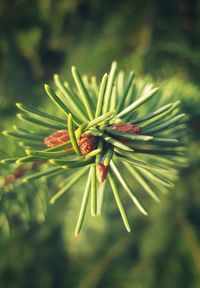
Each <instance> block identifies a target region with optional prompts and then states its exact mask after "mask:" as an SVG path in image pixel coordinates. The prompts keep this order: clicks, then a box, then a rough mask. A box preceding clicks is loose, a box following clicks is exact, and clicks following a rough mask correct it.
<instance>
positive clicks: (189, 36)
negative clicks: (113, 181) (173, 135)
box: [0, 0, 200, 288]
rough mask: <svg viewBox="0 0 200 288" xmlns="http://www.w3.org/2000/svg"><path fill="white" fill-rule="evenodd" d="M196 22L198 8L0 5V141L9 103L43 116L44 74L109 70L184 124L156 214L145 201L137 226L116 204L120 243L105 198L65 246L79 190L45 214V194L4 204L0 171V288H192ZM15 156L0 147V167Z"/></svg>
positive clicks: (199, 45)
mask: <svg viewBox="0 0 200 288" xmlns="http://www.w3.org/2000/svg"><path fill="white" fill-rule="evenodd" d="M199 16H200V1H199V0H168V1H159V0H157V1H156V0H146V1H145V0H123V1H119V0H115V1H112V0H95V1H92V0H56V1H55V0H29V1H27V0H13V1H8V0H0V130H1V131H2V130H4V129H7V128H10V127H12V125H13V124H14V123H15V122H16V120H15V113H16V108H15V105H14V104H15V102H24V103H26V104H31V105H34V106H35V107H42V106H43V107H44V106H49V107H50V106H51V104H50V103H49V100H48V97H46V95H45V92H44V89H43V84H44V83H45V82H48V83H51V81H52V75H53V73H58V74H61V75H63V76H64V77H67V78H68V79H70V78H71V76H70V73H69V72H70V67H71V65H73V64H75V65H76V66H78V67H79V70H80V71H81V72H82V73H88V74H89V75H93V74H97V76H98V77H99V79H100V77H101V75H102V73H103V72H104V71H108V69H109V67H110V64H111V62H112V60H117V61H118V62H119V65H120V67H121V68H123V69H125V70H126V71H128V70H130V69H134V70H135V72H136V74H137V75H138V77H141V78H143V77H148V78H149V79H152V80H153V81H154V82H155V83H156V84H157V85H159V86H164V85H166V87H168V89H169V88H170V89H171V90H172V91H173V93H174V98H176V99H177V100H178V99H180V100H181V101H182V104H181V105H182V106H181V109H182V110H183V111H184V112H186V113H188V114H189V119H188V129H187V130H186V133H187V140H188V148H187V151H188V157H189V166H188V167H187V168H184V169H182V170H181V172H180V179H179V181H178V182H177V183H176V187H175V189H173V190H172V191H171V192H170V193H169V194H168V195H167V196H164V197H162V202H161V204H154V203H153V202H152V201H148V200H147V202H146V205H147V206H148V209H149V211H150V213H149V214H150V216H149V217H148V218H144V217H143V216H141V215H139V213H137V211H135V208H134V207H132V206H130V205H129V204H128V203H127V209H128V213H129V215H130V222H131V223H132V225H133V228H134V229H133V233H131V234H128V233H126V232H125V230H124V228H123V226H122V223H121V219H120V216H119V215H118V212H117V210H116V207H115V203H113V201H112V198H109V197H108V199H107V202H108V203H107V204H106V206H107V207H105V209H104V210H105V211H104V217H102V218H101V219H97V220H95V221H94V220H92V219H91V218H89V217H88V218H87V220H86V223H85V226H84V230H83V232H82V233H81V235H80V237H78V238H74V235H73V229H74V225H75V222H76V217H77V213H78V210H79V205H80V195H81V194H80V192H81V191H80V185H79V186H76V187H75V188H73V190H72V191H69V193H68V194H67V195H66V196H65V197H63V198H62V200H61V201H58V202H57V203H56V204H55V205H54V206H53V207H50V206H48V205H46V202H47V199H48V196H49V193H53V192H52V191H54V189H56V187H55V186H56V184H55V183H54V182H51V180H50V181H46V180H40V181H37V182H34V183H33V184H30V185H29V186H26V187H23V188H21V187H11V188H9V189H7V190H6V191H7V193H4V192H5V191H4V190H5V189H4V186H5V179H7V178H6V176H7V175H10V174H12V171H13V169H14V168H13V166H5V165H1V166H0V175H1V176H0V189H1V190H2V191H3V192H2V193H1V201H0V227H1V228H0V288H27V287H29V288H32V287H33V288H44V287H45V288H46V287H48V288H50V287H52V288H54V287H56V288H66V287H70V288H71V287H72V288H73V287H75V288H76V287H80V288H90V287H91V288H97V287H102V288H106V287H109V288H112V287H114V288H129V287H130V288H132V287H134V288H157V287H162V288H177V287H181V288H186V287H187V288H198V287H200V184H199V179H200V169H199V168H200V152H199V149H200V142H199V140H200V137H199V132H200V69H199V67H200V39H199V38H200V17H199ZM50 109H51V107H50ZM52 109H53V108H52ZM16 151H18V153H19V152H20V148H18V146H17V143H16V142H15V141H12V140H7V139H5V138H4V137H3V136H0V158H3V157H5V156H11V157H12V156H13V155H14V154H15V153H16ZM108 208H109V209H108ZM24 211H26V213H25V212H24ZM27 215H28V217H27Z"/></svg>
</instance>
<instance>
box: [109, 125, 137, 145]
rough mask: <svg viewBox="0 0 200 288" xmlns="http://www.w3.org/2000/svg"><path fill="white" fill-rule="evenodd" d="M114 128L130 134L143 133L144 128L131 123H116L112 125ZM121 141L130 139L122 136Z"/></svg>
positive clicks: (124, 141)
mask: <svg viewBox="0 0 200 288" xmlns="http://www.w3.org/2000/svg"><path fill="white" fill-rule="evenodd" d="M110 128H111V129H112V130H115V131H119V132H122V133H128V134H141V132H142V130H141V128H140V127H139V126H137V125H135V124H131V123H119V124H114V125H112V126H111V127H110ZM120 141H121V142H123V143H126V142H128V141H129V140H128V139H126V138H120Z"/></svg>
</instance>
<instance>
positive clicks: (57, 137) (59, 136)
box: [44, 130, 71, 150]
mask: <svg viewBox="0 0 200 288" xmlns="http://www.w3.org/2000/svg"><path fill="white" fill-rule="evenodd" d="M69 140H70V138H69V133H68V130H58V131H56V132H54V133H52V134H51V135H49V136H48V137H46V138H44V143H45V144H46V145H47V147H55V146H58V145H60V144H63V143H65V142H67V141H69ZM65 149H66V150H69V149H71V147H67V148H65Z"/></svg>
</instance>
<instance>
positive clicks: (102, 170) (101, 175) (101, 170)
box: [96, 163, 108, 183]
mask: <svg viewBox="0 0 200 288" xmlns="http://www.w3.org/2000/svg"><path fill="white" fill-rule="evenodd" d="M96 173H97V180H98V181H99V182H100V183H103V181H104V180H105V179H106V177H107V174H108V168H107V166H104V165H103V164H102V163H100V164H98V165H97V170H96Z"/></svg>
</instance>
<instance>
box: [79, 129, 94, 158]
mask: <svg viewBox="0 0 200 288" xmlns="http://www.w3.org/2000/svg"><path fill="white" fill-rule="evenodd" d="M79 148H80V151H81V154H82V155H87V154H88V153H90V152H92V151H93V150H95V149H96V148H97V137H96V136H94V135H90V134H87V133H84V134H83V135H81V137H80V140H79Z"/></svg>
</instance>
